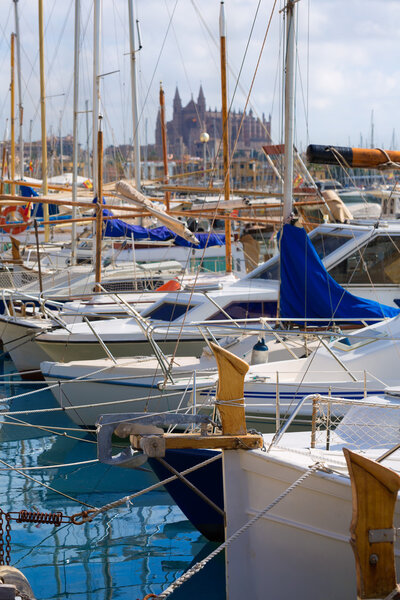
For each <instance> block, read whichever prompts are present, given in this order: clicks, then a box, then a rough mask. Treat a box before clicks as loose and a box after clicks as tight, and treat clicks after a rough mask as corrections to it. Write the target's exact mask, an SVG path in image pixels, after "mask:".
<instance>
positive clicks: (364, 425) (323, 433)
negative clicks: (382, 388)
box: [269, 392, 400, 457]
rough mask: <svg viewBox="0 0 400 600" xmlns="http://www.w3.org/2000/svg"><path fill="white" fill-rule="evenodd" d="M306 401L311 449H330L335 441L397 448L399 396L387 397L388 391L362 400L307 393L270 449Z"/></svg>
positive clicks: (358, 447)
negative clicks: (309, 405)
mask: <svg viewBox="0 0 400 600" xmlns="http://www.w3.org/2000/svg"><path fill="white" fill-rule="evenodd" d="M388 395H389V397H388ZM307 403H309V404H311V405H312V416H311V440H310V448H311V449H315V448H317V447H318V448H322V449H325V450H331V449H332V447H333V446H334V445H336V444H340V445H343V444H345V445H346V446H347V447H349V448H350V449H356V450H358V451H362V450H365V449H369V450H370V449H374V448H375V449H383V448H388V447H396V449H397V448H400V443H399V439H400V438H399V433H398V432H399V428H400V412H399V411H400V397H390V394H389V393H388V392H387V395H386V396H385V397H383V396H365V397H364V398H363V399H354V398H344V397H341V396H334V395H331V394H329V395H322V394H308V395H306V396H304V397H303V398H301V400H300V401H299V402H298V403H297V405H296V406H295V408H294V410H293V411H292V413H291V415H290V417H289V418H288V419H287V420H286V421H285V423H284V424H283V425H282V426H281V427H280V429H279V430H278V431H277V432H276V434H275V435H274V437H273V439H272V442H271V444H270V446H269V449H270V448H271V447H272V446H277V445H278V444H279V442H280V441H281V440H282V437H283V435H284V434H285V433H286V432H287V431H288V429H289V428H290V427H291V426H292V425H293V423H294V419H295V418H296V416H297V414H298V413H299V411H300V409H301V408H302V407H304V405H305V404H307ZM386 454H387V453H386ZM386 454H385V457H386Z"/></svg>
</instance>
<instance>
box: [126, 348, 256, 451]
mask: <svg viewBox="0 0 400 600" xmlns="http://www.w3.org/2000/svg"><path fill="white" fill-rule="evenodd" d="M210 346H211V347H212V350H213V352H214V355H215V358H216V360H217V365H218V375H219V380H218V390H217V400H216V404H217V407H218V410H219V414H220V417H221V424H222V434H220V433H215V434H209V433H207V431H202V432H201V433H200V434H197V433H164V434H159V435H158V436H155V437H161V438H162V440H163V444H162V447H163V448H165V450H167V449H177V448H208V449H214V448H218V449H225V450H228V449H234V448H242V449H248V450H249V449H254V448H261V447H262V446H263V439H262V436H261V435H258V434H252V433H247V428H246V421H245V411H244V398H243V394H244V377H245V375H246V373H247V371H248V370H249V365H248V364H247V363H246V362H245V361H244V360H242V359H241V358H238V357H237V356H235V355H234V354H232V353H231V352H228V350H225V349H224V348H221V347H220V346H217V345H216V344H214V343H212V342H211V343H210ZM152 437H153V436H149V437H147V436H143V435H141V434H140V433H137V434H132V435H131V436H130V442H131V446H132V448H134V449H136V450H144V452H145V453H147V450H148V451H151V450H150V445H151V438H152ZM153 441H154V442H155V441H156V440H155V439H154V437H153ZM154 456H155V455H154Z"/></svg>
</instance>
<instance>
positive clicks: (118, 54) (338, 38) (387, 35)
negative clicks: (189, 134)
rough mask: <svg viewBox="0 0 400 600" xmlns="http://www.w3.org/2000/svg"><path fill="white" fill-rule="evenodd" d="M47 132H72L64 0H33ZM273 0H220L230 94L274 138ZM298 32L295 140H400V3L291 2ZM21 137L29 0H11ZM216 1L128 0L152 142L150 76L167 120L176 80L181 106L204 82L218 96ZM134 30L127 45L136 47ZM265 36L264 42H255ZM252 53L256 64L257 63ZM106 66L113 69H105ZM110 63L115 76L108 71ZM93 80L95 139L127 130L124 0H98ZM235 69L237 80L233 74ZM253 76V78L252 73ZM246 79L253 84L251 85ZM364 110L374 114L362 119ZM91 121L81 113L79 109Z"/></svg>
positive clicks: (1, 32) (1, 75) (5, 122)
mask: <svg viewBox="0 0 400 600" xmlns="http://www.w3.org/2000/svg"><path fill="white" fill-rule="evenodd" d="M43 6H44V20H45V73H46V106H47V118H46V127H47V132H48V134H49V135H50V133H53V134H56V135H58V132H59V128H60V126H61V132H62V135H66V134H69V133H71V132H72V99H73V60H74V57H73V46H74V10H75V2H74V0H64V1H63V2H61V1H60V0H43ZM282 7H283V0H276V3H275V2H274V0H226V1H225V15H226V22H227V49H228V61H229V78H228V79H229V102H230V103H231V106H232V109H235V110H238V109H243V107H244V106H245V103H246V101H248V102H249V104H248V106H247V109H249V108H250V107H251V108H252V110H253V112H254V113H255V114H257V115H260V116H261V115H262V113H265V115H266V116H268V115H269V114H271V118H272V137H273V141H274V142H275V143H279V142H281V141H282V137H283V119H282V111H283V109H282V52H283V48H284V38H283V32H284V25H283V19H282V13H281V12H280V11H281V9H282ZM296 8H297V35H296V40H297V41H296V50H297V56H296V64H297V69H296V126H295V138H296V145H297V147H298V148H300V149H304V148H305V147H306V145H307V144H308V143H316V144H319V143H320V144H329V145H331V144H334V145H342V146H347V145H353V146H360V145H361V144H362V145H364V146H370V145H371V136H372V134H371V122H372V121H373V124H374V136H373V137H374V139H373V142H374V145H375V146H376V147H384V148H387V149H389V148H392V147H396V148H398V147H399V146H400V124H399V123H398V122H397V118H398V113H399V104H400V102H399V100H400V73H399V70H400V66H399V61H398V56H399V54H400V33H399V23H400V0H352V1H351V2H349V0H299V2H298V3H297V7H296ZM18 10H19V15H20V30H21V76H22V100H23V106H24V129H23V131H24V138H25V140H26V141H28V140H29V135H30V127H31V125H30V124H31V121H32V139H34V140H35V139H39V138H40V103H39V52H38V46H39V44H38V2H37V0H19V1H18ZM219 10H220V3H219V0H136V2H135V3H134V12H135V18H137V19H139V23H140V38H141V43H142V48H141V50H140V51H139V50H138V51H137V52H136V54H135V56H136V59H137V82H138V86H137V87H138V92H137V93H138V104H139V115H140V123H139V134H140V139H141V143H142V144H143V143H145V140H146V130H147V141H148V142H149V143H152V142H154V128H155V120H156V115H157V110H158V92H159V85H160V81H162V83H163V87H164V90H165V96H166V108H167V119H170V118H171V116H172V101H173V96H174V93H175V87H176V86H177V85H178V87H179V91H180V95H181V99H182V103H183V104H184V105H185V104H186V103H187V102H189V100H190V98H191V96H192V95H193V96H194V98H195V99H196V98H197V95H198V91H199V86H200V84H202V85H203V89H204V93H205V97H206V103H207V107H211V108H213V109H214V108H215V107H218V108H219V107H220V105H221V99H220V98H221V91H220V75H219V46H218V44H219V42H218V18H219ZM92 11H93V2H92V1H90V0H81V36H80V100H79V111H81V113H80V117H79V139H80V141H81V142H82V143H83V144H85V143H86V115H85V113H84V111H85V101H86V100H88V104H89V110H91V106H92V47H93V17H92ZM12 31H15V24H14V2H13V1H12V0H0V140H3V139H4V138H5V136H9V129H10V120H9V114H10V94H9V84H10V66H9V65H10V35H11V32H12ZM137 37H138V36H137V32H136V45H137V46H138V39H137ZM264 39H265V45H264V48H263V50H262V44H263V40H264ZM258 61H259V64H258V67H257V62H258ZM114 71H116V72H114ZM111 72H114V73H111ZM101 73H103V74H105V73H111V74H109V75H106V76H105V77H103V78H102V80H101V101H102V109H101V111H102V113H103V114H104V121H103V123H104V135H105V145H110V144H123V143H129V142H130V141H131V139H132V137H133V127H132V112H131V83H130V61H129V29H128V2H127V0H102V34H101ZM239 73H240V78H239V79H238V75H239ZM253 79H254V84H253V86H252V81H253ZM251 86H252V87H251ZM372 115H373V119H372ZM89 117H90V118H89V127H90V129H91V115H89Z"/></svg>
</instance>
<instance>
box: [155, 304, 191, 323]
mask: <svg viewBox="0 0 400 600" xmlns="http://www.w3.org/2000/svg"><path fill="white" fill-rule="evenodd" d="M193 307H194V304H189V305H187V304H179V303H178V302H162V303H161V304H159V305H158V306H155V307H154V308H153V309H152V310H150V311H149V312H147V313H146V314H145V313H144V312H143V316H144V317H146V318H149V319H154V320H156V321H168V322H170V321H176V320H177V319H179V317H181V316H182V315H184V314H185V313H186V312H189V310H192V308H193Z"/></svg>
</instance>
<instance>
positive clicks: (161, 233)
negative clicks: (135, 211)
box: [95, 199, 225, 248]
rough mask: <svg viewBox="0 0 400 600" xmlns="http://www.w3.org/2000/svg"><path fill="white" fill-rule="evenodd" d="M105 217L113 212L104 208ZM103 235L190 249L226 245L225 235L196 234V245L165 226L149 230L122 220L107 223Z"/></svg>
mask: <svg viewBox="0 0 400 600" xmlns="http://www.w3.org/2000/svg"><path fill="white" fill-rule="evenodd" d="M95 201H96V202H97V199H95ZM103 215H104V216H105V217H111V216H112V212H111V210H108V209H107V208H103ZM103 235H104V237H126V238H132V237H133V239H134V240H151V241H155V242H165V241H168V240H173V241H174V244H175V246H186V247H189V248H206V247H208V246H224V245H225V235H220V234H216V233H210V234H208V233H196V238H197V239H198V240H199V242H200V243H199V244H198V245H195V244H192V243H191V242H188V241H187V240H185V239H184V238H182V237H180V236H179V235H176V233H174V232H173V231H171V230H170V229H168V227H164V226H163V227H155V228H154V229H147V228H146V227H140V225H129V224H128V223H125V221H122V220H121V219H113V220H109V221H106V226H105V229H104V233H103Z"/></svg>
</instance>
